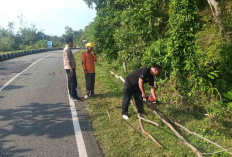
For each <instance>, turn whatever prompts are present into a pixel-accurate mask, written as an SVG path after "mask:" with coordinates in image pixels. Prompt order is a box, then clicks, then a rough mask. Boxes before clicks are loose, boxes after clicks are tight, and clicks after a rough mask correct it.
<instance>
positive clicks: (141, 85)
mask: <svg viewBox="0 0 232 157" xmlns="http://www.w3.org/2000/svg"><path fill="white" fill-rule="evenodd" d="M138 83H139V89H140V91H141V93H142V97H143V98H144V99H146V93H145V91H144V86H143V79H141V78H139V82H138Z"/></svg>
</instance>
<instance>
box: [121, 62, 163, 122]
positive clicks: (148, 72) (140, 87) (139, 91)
mask: <svg viewBox="0 0 232 157" xmlns="http://www.w3.org/2000/svg"><path fill="white" fill-rule="evenodd" d="M161 71H162V67H161V66H160V65H157V64H155V65H153V66H152V67H151V68H140V69H137V70H135V71H133V72H132V73H131V74H130V75H128V76H127V78H126V80H125V84H124V89H123V102H122V117H123V118H124V119H128V107H129V103H130V100H131V97H132V95H133V96H134V99H135V104H136V107H137V110H138V112H139V113H140V114H143V113H144V109H143V99H146V93H145V91H144V83H149V85H150V88H151V95H152V97H153V98H154V101H156V100H157V96H156V94H155V87H154V76H158V75H159V73H160V72H161Z"/></svg>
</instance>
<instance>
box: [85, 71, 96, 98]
mask: <svg viewBox="0 0 232 157" xmlns="http://www.w3.org/2000/svg"><path fill="white" fill-rule="evenodd" d="M94 84H95V73H88V74H86V75H85V86H86V94H87V95H91V94H94Z"/></svg>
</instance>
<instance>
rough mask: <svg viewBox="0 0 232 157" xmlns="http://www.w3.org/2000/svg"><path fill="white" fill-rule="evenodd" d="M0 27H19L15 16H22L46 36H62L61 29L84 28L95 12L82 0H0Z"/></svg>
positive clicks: (28, 25) (28, 23)
mask: <svg viewBox="0 0 232 157" xmlns="http://www.w3.org/2000/svg"><path fill="white" fill-rule="evenodd" d="M0 4H1V6H0V27H4V28H6V27H7V24H8V22H14V26H15V30H17V29H18V27H19V19H18V18H17V16H19V15H21V14H22V15H23V16H24V17H25V19H24V21H25V22H26V23H27V25H26V26H27V27H30V25H31V24H34V25H36V28H37V29H38V30H43V32H44V33H45V34H47V35H58V36H60V35H62V34H64V32H65V29H64V27H65V26H69V27H72V29H73V30H79V29H83V28H84V27H85V26H87V25H88V24H89V23H90V22H92V21H93V19H94V17H95V16H96V11H95V10H94V9H90V8H88V6H87V5H86V3H85V2H84V1H83V0H0Z"/></svg>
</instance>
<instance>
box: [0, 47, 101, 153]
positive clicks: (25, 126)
mask: <svg viewBox="0 0 232 157" xmlns="http://www.w3.org/2000/svg"><path fill="white" fill-rule="evenodd" d="M70 103H72V102H70V100H69V97H68V92H67V82H66V76H65V72H64V70H63V60H62V51H61V50H59V51H51V52H46V53H38V54H33V55H28V56H23V57H19V58H14V59H11V60H7V61H3V62H0V156H1V157H13V156H14V157H78V156H83V157H84V156H88V157H102V156H103V154H102V152H101V150H100V148H99V146H98V144H97V142H96V141H95V139H94V136H93V132H92V128H91V125H90V124H89V117H88V114H87V112H86V110H85V107H84V103H80V102H75V104H74V107H70ZM70 108H71V109H72V111H71V109H70ZM74 113H77V118H75V117H74V118H73V114H74ZM74 116H75V115H74ZM73 119H74V124H73ZM75 124H80V128H81V129H78V126H75V130H74V125H75ZM81 138H82V139H83V140H84V143H79V142H80V141H81ZM83 149H85V150H83Z"/></svg>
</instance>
